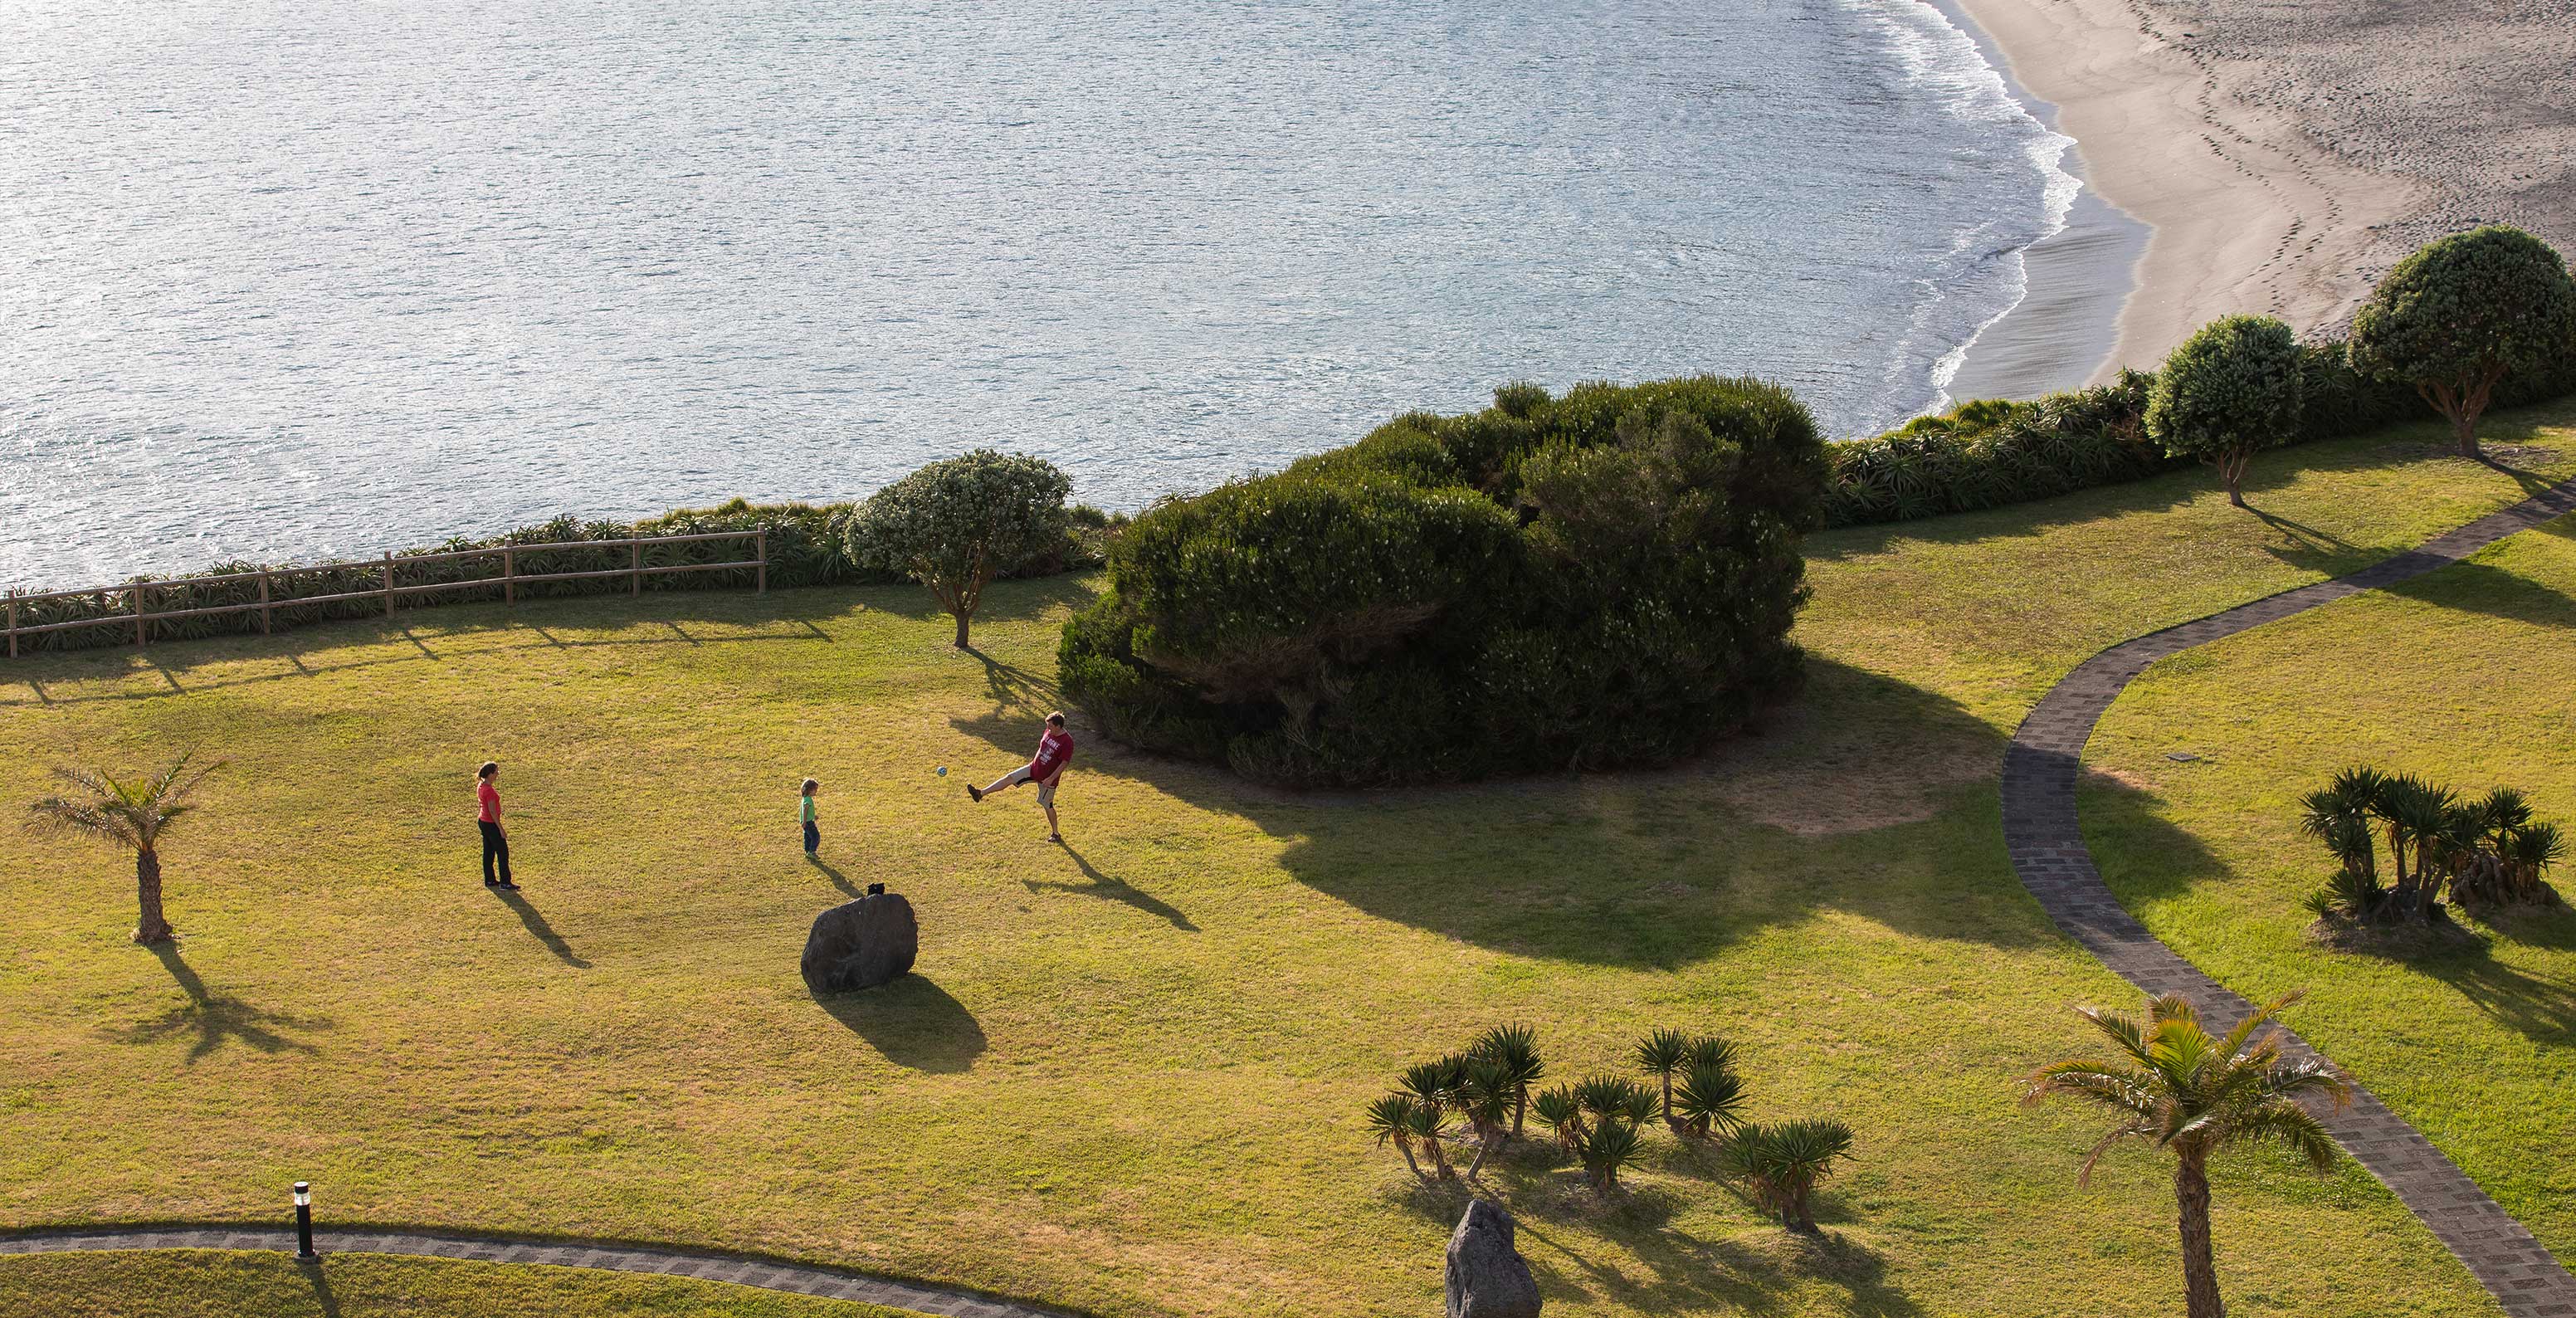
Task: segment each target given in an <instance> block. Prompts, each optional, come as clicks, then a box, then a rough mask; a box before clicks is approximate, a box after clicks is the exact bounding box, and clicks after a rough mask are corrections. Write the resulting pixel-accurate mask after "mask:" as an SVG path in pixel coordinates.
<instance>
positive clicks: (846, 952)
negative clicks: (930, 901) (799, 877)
mask: <svg viewBox="0 0 2576 1318" xmlns="http://www.w3.org/2000/svg"><path fill="white" fill-rule="evenodd" d="M920 951H921V926H920V925H919V924H918V923H916V922H915V921H914V920H913V918H912V903H910V902H907V901H905V900H904V899H903V898H902V897H901V896H899V895H897V894H895V893H891V892H880V893H871V894H869V895H868V896H865V897H861V898H860V899H858V900H857V901H854V902H843V903H842V904H840V905H838V906H835V907H833V908H832V909H830V910H828V911H825V912H823V913H822V914H821V915H818V916H815V917H814V931H813V932H812V933H809V934H807V935H806V936H805V959H804V961H803V962H802V963H801V966H800V968H801V969H802V970H803V971H804V972H805V987H807V988H809V989H812V990H814V991H815V992H817V993H846V992H848V991H850V990H851V989H863V988H875V987H876V986H877V985H879V984H883V983H887V982H888V981H891V980H893V979H895V978H897V977H899V976H901V975H902V974H903V973H904V972H905V971H907V970H910V969H912V959H913V957H914V956H915V955H917V954H919V952H920Z"/></svg>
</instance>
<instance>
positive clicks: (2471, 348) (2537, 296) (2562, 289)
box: [2350, 224, 2576, 457]
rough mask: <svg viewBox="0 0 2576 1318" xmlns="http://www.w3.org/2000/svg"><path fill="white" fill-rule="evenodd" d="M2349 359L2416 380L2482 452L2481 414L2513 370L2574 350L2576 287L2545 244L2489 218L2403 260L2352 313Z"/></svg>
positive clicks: (2468, 450)
mask: <svg viewBox="0 0 2576 1318" xmlns="http://www.w3.org/2000/svg"><path fill="white" fill-rule="evenodd" d="M2350 351H2351V354H2352V364H2353V367H2354V368H2355V369H2356V370H2359V371H2361V372H2363V373H2364V374H2367V375H2370V376H2373V377H2375V378H2378V379H2383V380H2395V381H2402V382H2404V383H2406V384H2410V385H2413V386H2414V388H2415V391H2416V392H2417V393H2419V394H2421V395H2423V397H2424V401H2425V402H2427V403H2430V404H2432V406H2433V407H2434V408H2435V409H2436V410H2438V411H2440V412H2441V413H2442V415H2444V416H2446V417H2448V418H2450V420H2451V426H2452V430H2453V433H2454V435H2455V437H2456V438H2457V440H2458V443H2459V446H2460V453H2461V454H2462V455H2463V456H2465V457H2478V456H2480V454H2479V449H2478V438H2477V425H2478V417H2479V416H2480V415H2481V414H2483V413H2484V412H2485V411H2486V409H2487V404H2488V403H2489V402H2490V401H2491V400H2492V399H2493V397H2494V395H2495V390H2496V386H2497V385H2498V384H2499V383H2501V382H2502V381H2503V380H2504V379H2505V378H2506V377H2507V376H2508V375H2511V374H2513V373H2515V372H2520V371H2528V370H2535V369H2538V368H2540V367H2542V366H2544V365H2546V364H2549V363H2551V361H2552V359H2553V358H2560V357H2565V356H2569V355H2576V283H2570V282H2569V280H2568V276H2567V263H2566V261H2565V260H2563V259H2562V258H2560V256H2559V255H2558V253H2557V252H2556V251H2555V250H2554V249H2552V248H2551V247H2550V246H2549V244H2547V243H2544V242H2542V241H2540V240H2539V239H2538V238H2535V237H2533V236H2531V235H2530V234H2528V233H2525V232H2523V231H2522V230H2520V229H2517V228H2513V227H2512V226H2510V225H2502V224H2491V225H2488V226H2486V227H2485V228H2481V229H2473V230H2470V231H2469V232H2467V233H2461V234H2453V235H2451V236H2450V237H2448V238H2442V239H2438V240H2436V241H2434V242H2431V243H2428V244H2426V245H2425V246H2424V247H2423V248H2422V249H2421V250H2419V251H2417V252H2416V253H2415V254H2414V255H2412V256H2409V257H2407V258H2406V259H2405V260H2403V261H2400V262H2398V263H2397V264H2396V265H2395V266H2394V267H2392V268H2391V269H2390V270H2389V272H2388V275H2387V277H2386V278H2384V279H2382V280H2380V281H2379V287H2378V288H2377V289H2376V290H2374V291H2373V292H2372V293H2371V295H2370V300H2369V301H2368V302H2365V303H2363V304H2362V307H2361V310H2360V311H2358V312H2356V313H2355V314H2354V316H2353V319H2352V341H2351V348H2350Z"/></svg>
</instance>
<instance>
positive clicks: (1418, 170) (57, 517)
mask: <svg viewBox="0 0 2576 1318" xmlns="http://www.w3.org/2000/svg"><path fill="white" fill-rule="evenodd" d="M2068 145H2069V142H2068V139H2066V138H2064V137H2062V136H2059V135H2057V134H2056V133H2054V132H2052V131H2050V130H2049V129H2048V128H2047V127H2046V126H2045V125H2043V123H2042V122H2041V121H2040V120H2039V119H2038V118H2035V117H2034V116H2033V114H2032V113H2031V112H2030V111H2029V110H2028V109H2026V108H2025V107H2024V105H2023V104H2022V103H2021V102H2019V101H2017V100H2016V99H2015V98H2014V96H2013V95H2012V94H2011V91H2010V89H2009V88H2008V87H2007V84H2006V83H2005V81H2004V80H2003V78H2002V77H2000V76H1999V75H1998V74H1997V72H1996V71H1995V69H1994V68H1993V67H1992V65H1991V64H1990V63H1989V62H1988V60H1987V58H1986V57H1985V56H1984V54H1983V53H1982V52H1981V51H1980V50H1979V49H1978V46H1977V44H1976V42H1975V41H1974V40H1972V39H1971V37H1970V36H1969V35H1968V34H1967V33H1965V32H1963V31H1962V30H1961V28H1960V27H1959V26H1958V24H1957V23H1956V22H1954V21H1953V20H1952V19H1951V18H1950V17H1947V16H1945V15H1944V14H1943V12H1942V11H1940V10H1939V9H1937V8H1935V7H1933V6H1932V5H1929V4H1926V3H1922V2H1921V0H1773V2H1765V0H1738V2H1733V3H1722V4H1711V3H1707V0H1688V2H1666V0H1598V2H1595V3H1582V2H1580V0H1481V2H1480V3H1476V4H1454V3H1436V2H1424V3H1415V4H1406V5H1391V4H1383V3H1298V2H1294V0H1281V2H1275V3H1211V2H1206V0H1202V2H1200V3H1177V2H1173V0H1127V2H1125V3H1119V4H1114V5H1109V4H1087V3H1065V2H1063V0H1047V2H1045V3H1039V2H1037V0H993V2H991V3H979V4H972V5H960V4H951V3H874V4H871V3H851V4H831V5H824V4H749V3H739V2H735V0H697V2H693V3H688V4H673V3H661V2H658V0H623V2H620V3H599V2H596V0H555V2H553V3H548V4H544V5H536V4H529V3H525V2H524V0H477V2H476V3H471V4H467V3H457V2H455V0H402V2H401V3H339V4H328V5H310V4H291V5H289V4H280V3H275V2H274V0H225V2H224V3H198V2H193V0H190V2H182V0H132V2H131V3H126V4H120V5H115V6H99V5H91V4H74V3H68V2H67V0H0V184H5V186H0V584H10V585H17V586H22V587H34V586H37V585H40V584H50V585H54V586H71V585H81V584H88V583H90V582H92V581H95V580H106V579H111V578H114V577H116V576H120V575H123V574H126V573H130V572H135V571H143V570H154V571H167V570H176V569H184V568H189V567H195V566H200V565H203V564H206V563H210V562H213V561H216V560H220V559H229V558H234V557H250V558H257V559H265V560H270V561H289V560H293V561H308V560H313V559H318V558H322V557H327V556H333V555H341V554H372V553H375V552H378V551H381V550H383V549H388V548H398V547H402V546H408V545H415V544H425V543H431V542H435V541H437V540H440V539H443V538H445V537H447V536H450V535H455V534H479V533H486V532H491V531H495V530H499V529H502V528H505V527H508V526H512V525H517V524H521V523H527V522H533V521H540V520H543V519H545V518H547V517H550V516H553V515H555V514H557V513H563V512H573V513H579V514H582V515H584V516H593V517H597V516H617V517H627V516H633V515H638V514H643V513H650V512H658V511H661V510H664V509H667V508H671V507H677V506H686V505H703V504H707V503H712V502H717V501H720V500H723V499H725V498H729V497H732V496H735V495H745V496H750V497H752V498H755V499H781V498H802V499H816V500H820V499H832V498H846V497H850V496H854V495H861V494H865V493H866V492H867V491H869V490H871V489H873V488H875V487H877V486H878V485H880V484H882V483H884V482H885V481H887V480H889V479H891V478H893V477H895V476H898V475H901V474H902V473H904V472H905V471H908V470H910V469H912V468H914V467H916V466H918V465H920V464H921V463H923V462H926V461H929V460H931V459H934V458H938V457H942V456H946V455H951V454H954V453H957V452H960V451H962V450H965V449H968V448H973V447H977V446H985V445H989V446H993V447H997V448H1003V449H1014V450H1021V451H1026V452H1032V453H1037V454H1040V455H1043V456H1045V457H1047V458H1050V459H1052V460H1054V461H1056V462H1058V463H1060V464H1061V465H1063V466H1064V468H1065V469H1066V470H1067V471H1068V472H1069V473H1070V475H1071V476H1072V479H1073V484H1074V490H1075V494H1076V496H1077V497H1079V498H1082V499H1085V500H1088V501H1091V502H1094V503H1099V504H1103V505H1106V506H1111V507H1118V508H1136V507H1140V506H1142V505H1144V504H1146V503H1148V502H1150V501H1151V500H1153V499H1155V498H1157V497H1159V496H1162V495H1165V494H1170V493H1175V492H1188V491H1194V490H1199V489H1203V488H1206V487H1208V486H1210V485H1212V484H1215V483H1217V482H1220V481H1223V480H1226V479H1228V478H1231V477H1234V476H1238V475H1242V474H1244V473H1247V472H1252V471H1256V470H1263V469H1270V468H1276V467H1278V466H1279V465H1281V464H1283V463H1285V462H1287V461H1289V460H1290V459H1292V458H1295V457H1297V456H1299V455H1301V454H1305V453H1310V452H1314V451H1317V450H1319V449H1324V448H1329V447H1332V446H1335V445H1338V444H1342V443H1346V442H1348V441H1350V440H1352V439H1354V438H1356V437H1358V436H1359V435H1360V434H1362V433H1364V432H1365V431H1366V430H1367V429H1368V428H1369V427H1370V426H1372V425H1374V424H1375V423H1377V422H1378V421H1381V420H1383V419H1385V418H1386V417H1388V416H1391V415H1393V414H1395V413H1398V412H1402V411H1406V410H1411V409H1415V408H1433V409H1439V410H1459V409H1465V408H1470V407H1474V406H1477V405H1479V404H1480V403H1481V402H1482V401H1484V399H1485V398H1486V397H1487V396H1488V394H1489V391H1490V390H1491V388H1492V387H1493V386H1494V385H1495V384H1498V383H1501V382H1504V381H1509V380H1517V379H1531V380H1537V381H1540V382H1543V383H1546V384H1548V385H1551V386H1563V385H1567V384H1570V383H1573V382H1575V381H1579V380H1587V379H1605V378H1608V379H1621V380H1634V379H1641V378H1650V377H1656V376H1665V375H1674V374H1681V373H1686V372H1696V371H1715V372H1722V373H1730V374H1733V373H1750V374H1755V375H1761V376H1766V377H1769V378H1772V379H1775V380H1778V381H1780V382H1782V383H1785V384H1787V385H1789V386H1791V387H1793V388H1795V389H1796V390H1797V391H1798V392H1799V393H1800V395H1802V396H1803V397H1804V398H1805V399H1806V400H1807V402H1808V403H1809V404H1810V405H1811V406H1812V407H1813V408H1814V409H1815V411H1816V413H1817V414H1818V416H1819V418H1820V419H1821V420H1822V422H1823V423H1824V425H1825V426H1826V427H1827V429H1828V430H1829V431H1831V432H1833V433H1836V434H1859V433H1867V432H1871V431H1874V430H1876V429H1879V428H1881V427H1884V426H1886V425H1889V424H1892V423H1895V422H1897V421H1901V420H1902V419H1904V418H1905V417H1907V416H1908V415H1911V414H1913V413H1916V412H1918V411H1922V410H1924V409H1927V408H1931V407H1934V406H1937V405H1940V404H1942V403H1944V402H1945V401H1946V398H1947V392H1946V391H1947V388H1948V386H1949V385H1950V384H1951V383H1952V381H1953V379H1954V377H1955V376H1956V374H1957V372H1958V371H1959V370H1960V367H1961V363H1962V361H1963V359H1965V358H1966V357H1967V356H1968V355H1969V354H1970V350H1971V345H1972V343H1974V341H1975V340H1976V339H1977V337H1978V335H1979V333H1980V332H1981V331H1982V330H1984V329H1985V328H1986V327H1988V326H1989V325H1991V324H1993V323H1995V322H1996V321H1997V320H1998V319H1999V318H2000V317H2002V316H2003V315H2004V313H2006V312H2007V311H2008V310H2010V309H2011V308H2013V307H2014V306H2015V304H2016V303H2018V302H2019V301H2020V300H2021V299H2022V297H2023V295H2024V293H2025V291H2026V290H2027V286H2028V277H2027V273H2026V270H2025V262H2024V259H2023V253H2024V252H2025V250H2026V249H2028V248H2029V247H2030V246H2031V245H2032V244H2034V243H2036V242H2039V241H2040V240H2042V239H2045V238H2049V237H2051V236H2052V235H2055V234H2057V233H2058V232H2060V231H2061V230H2063V229H2064V228H2065V225H2066V220H2067V215H2068V212H2069V208H2070V206H2071V205H2072V204H2073V203H2074V201H2075V200H2076V197H2077V193H2078V189H2079V185H2078V182H2077V180H2076V178H2075V177H2074V176H2073V175H2072V174H2070V173H2069V172H2068V171H2067V169H2066V168H2064V167H2062V164H2061V162H2062V161H2063V159H2064V157H2065V152H2066V149H2067V147H2068ZM1999 337H2002V336H1999ZM2024 337H2034V336H2024ZM2046 337H2053V336H2046ZM2079 337H2080V336H2079ZM2016 351H2017V353H2018V354H2019V359H2018V360H2017V362H2016V364H2015V369H2016V371H2017V372H2018V373H2019V374H2018V376H2017V377H2016V378H2024V379H2028V380H2034V381H2038V382H2040V383H2052V382H2053V383H2056V384H2072V383H2075V382H2077V381H2080V380H2081V379H2082V378H2083V377H2084V376H2085V375H2087V374H2089V373H2090V372H2091V371H2092V369H2093V367H2094V366H2095V365H2096V363H2097V362H2098V360H2099V358H2100V356H2101V352H2100V349H2099V346H2098V344H2095V345H2093V346H2090V347H2078V346H2062V347H2055V348H2053V347H2052V346H2051V344H2049V343H2046V342H2042V343H2037V344H2025V345H2023V346H2022V347H2020V348H2018V349H2017V350H2016ZM2052 352H2054V353H2056V354H2057V355H2056V356H2054V357H2052V356H2051V354H2052Z"/></svg>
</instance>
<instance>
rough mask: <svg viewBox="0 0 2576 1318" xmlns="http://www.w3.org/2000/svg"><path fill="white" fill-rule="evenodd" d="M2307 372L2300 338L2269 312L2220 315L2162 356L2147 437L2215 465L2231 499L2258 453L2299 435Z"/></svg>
mask: <svg viewBox="0 0 2576 1318" xmlns="http://www.w3.org/2000/svg"><path fill="white" fill-rule="evenodd" d="M2303 382H2304V377H2303V373H2302V362H2301V360H2300V357H2299V340H2298V336H2297V335H2295V334H2293V333H2291V332H2290V327H2289V326H2288V325H2285V324H2283V323H2281V322H2280V321H2278V320H2274V319H2272V318H2271V317H2269V316H2221V317H2219V318H2218V319H2217V320H2213V321H2211V322H2210V323H2208V324H2207V325H2204V326H2202V327H2201V328H2200V330H2199V332H2197V333H2195V334H2193V335H2192V336H2191V337H2190V338H2188V339H2185V340H2183V341H2182V346H2180V347H2178V348H2175V349H2174V350H2173V355H2172V356H2170V357H2167V358H2166V359H2165V365H2164V370H2163V371H2161V372H2159V373H2158V374H2157V376H2156V383H2155V389H2154V391H2153V392H2152V393H2150V394H2149V395H2148V398H2147V417H2146V420H2147V434H2148V435H2149V436H2151V437H2153V438H2154V439H2155V441H2156V442H2157V443H2159V444H2162V445H2163V446H2164V449H2165V452H2166V453H2168V454H2170V455H2172V456H2174V457H2176V458H2188V459H2191V460H2193V461H2198V462H2205V463H2208V464H2209V465H2211V466H2213V467H2216V468H2218V475H2219V479H2221V480H2223V481H2225V482H2226V484H2227V501H2228V502H2229V503H2232V504H2235V505H2236V506H2237V507H2240V508H2242V507H2244V506H2245V496H2244V494H2243V492H2242V490H2241V489H2240V486H2241V484H2242V482H2243V481H2244V478H2245V464H2246V463H2248V462H2250V461H2252V460H2253V457H2254V455H2255V454H2256V453H2258V452H2261V451H2262V450H2264V449H2267V448H2271V447H2274V446H2276V445H2280V444H2286V443H2289V442H2290V441H2291V440H2293V439H2296V438H2297V437H2298V431H2299V400H2300V394H2301V390H2302V387H2303Z"/></svg>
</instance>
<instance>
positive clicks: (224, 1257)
mask: <svg viewBox="0 0 2576 1318" xmlns="http://www.w3.org/2000/svg"><path fill="white" fill-rule="evenodd" d="M900 1312H901V1311H900V1310H896V1309H884V1308H879V1307H878V1306H876V1305H873V1304H855V1303H851V1302H848V1301H842V1300H814V1299H807V1298H805V1297H804V1296H801V1295H779V1294H776V1293H774V1292H770V1291H762V1290H754V1289H752V1288H750V1287H748V1286H727V1285H724V1284H722V1283H719V1282H712V1281H691V1280H689V1279H688V1278H685V1277H643V1276H629V1275H627V1274H624V1273H614V1272H591V1271H587V1270H583V1269H578V1268H548V1267H528V1266H520V1265H512V1264H504V1263H466V1262H456V1261H450V1260H446V1259H418V1258H398V1257H394V1256H391V1255H385V1254H334V1255H331V1256H329V1257H327V1258H325V1259H324V1260H323V1261H322V1262H321V1263H320V1264H319V1265H316V1266H313V1267H298V1266H297V1265H296V1263H295V1261H294V1260H293V1259H292V1258H289V1257H287V1256H286V1255H283V1254H269V1253H232V1252H229V1251H225V1250H194V1249H189V1250H156V1251H151V1252H142V1253H132V1254H125V1253H116V1254H46V1255H37V1256H32V1257H25V1258H16V1259H11V1260H9V1261H8V1263H7V1265H6V1266H0V1313H9V1314H23V1315H28V1316H29V1318H39V1316H41V1318H242V1316H243V1315H252V1314H256V1315H258V1318H495V1315H517V1314H582V1315H585V1316H586V1318H896V1315H897V1314H899V1313H900Z"/></svg>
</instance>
